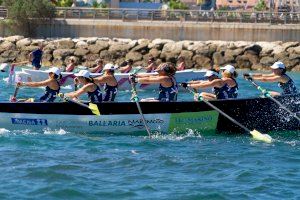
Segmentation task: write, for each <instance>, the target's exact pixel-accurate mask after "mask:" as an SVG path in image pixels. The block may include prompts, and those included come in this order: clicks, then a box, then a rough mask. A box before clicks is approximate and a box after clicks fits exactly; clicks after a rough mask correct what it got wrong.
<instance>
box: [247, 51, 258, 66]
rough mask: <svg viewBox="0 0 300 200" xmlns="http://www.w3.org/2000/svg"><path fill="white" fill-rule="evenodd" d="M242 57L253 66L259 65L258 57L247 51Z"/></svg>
mask: <svg viewBox="0 0 300 200" xmlns="http://www.w3.org/2000/svg"><path fill="white" fill-rule="evenodd" d="M244 55H245V56H246V57H247V58H248V60H249V61H250V63H251V64H252V65H255V64H258V63H259V56H258V55H256V54H253V53H249V51H247V52H246V53H245V54H244Z"/></svg>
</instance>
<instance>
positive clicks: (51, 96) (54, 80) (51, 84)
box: [17, 67, 61, 102]
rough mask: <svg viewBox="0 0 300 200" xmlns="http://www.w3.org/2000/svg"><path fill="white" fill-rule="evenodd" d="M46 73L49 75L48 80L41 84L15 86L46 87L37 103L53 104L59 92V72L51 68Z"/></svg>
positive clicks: (19, 84)
mask: <svg viewBox="0 0 300 200" xmlns="http://www.w3.org/2000/svg"><path fill="white" fill-rule="evenodd" d="M46 72H48V73H49V78H48V79H47V80H45V81H41V82H27V83H23V82H18V83H17V86H19V87H22V86H27V87H41V86H46V90H45V94H44V95H43V96H42V97H40V99H39V102H53V101H54V100H55V99H56V96H57V94H58V93H59V90H60V85H59V79H60V78H61V74H60V70H59V69H58V68H57V67H52V68H50V69H49V70H47V71H46Z"/></svg>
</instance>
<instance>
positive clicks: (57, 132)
mask: <svg viewBox="0 0 300 200" xmlns="http://www.w3.org/2000/svg"><path fill="white" fill-rule="evenodd" d="M43 131H44V134H45V135H65V134H67V133H68V132H67V131H65V130H64V129H62V128H61V129H59V130H57V129H54V130H51V129H44V130H43Z"/></svg>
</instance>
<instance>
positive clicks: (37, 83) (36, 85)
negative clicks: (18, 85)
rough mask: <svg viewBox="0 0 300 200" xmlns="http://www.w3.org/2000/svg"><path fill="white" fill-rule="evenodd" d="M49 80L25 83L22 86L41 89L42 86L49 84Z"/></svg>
mask: <svg viewBox="0 0 300 200" xmlns="http://www.w3.org/2000/svg"><path fill="white" fill-rule="evenodd" d="M51 81H52V80H51V79H48V80H45V81H41V82H27V83H23V85H24V86H28V87H42V86H48V85H49V84H50V83H51Z"/></svg>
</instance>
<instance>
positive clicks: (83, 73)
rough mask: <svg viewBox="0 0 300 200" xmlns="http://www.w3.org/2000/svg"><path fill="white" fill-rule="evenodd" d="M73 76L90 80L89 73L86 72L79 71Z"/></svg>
mask: <svg viewBox="0 0 300 200" xmlns="http://www.w3.org/2000/svg"><path fill="white" fill-rule="evenodd" d="M74 75H75V76H77V77H79V76H82V77H84V78H90V72H89V71H88V70H80V71H79V72H78V73H76V74H74Z"/></svg>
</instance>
